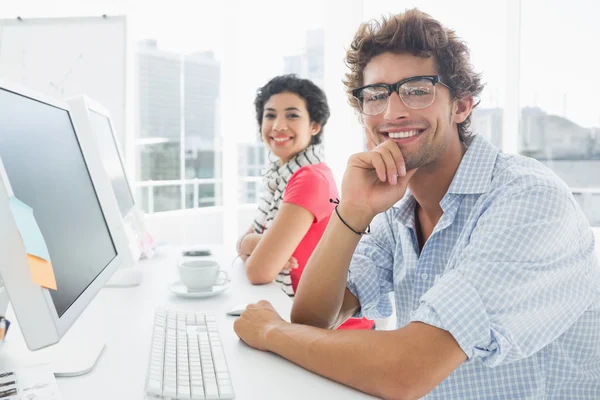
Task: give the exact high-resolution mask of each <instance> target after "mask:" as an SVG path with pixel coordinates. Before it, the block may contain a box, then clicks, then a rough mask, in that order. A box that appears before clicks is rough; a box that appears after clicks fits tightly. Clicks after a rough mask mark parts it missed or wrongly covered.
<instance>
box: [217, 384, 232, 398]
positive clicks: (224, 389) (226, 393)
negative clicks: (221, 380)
mask: <svg viewBox="0 0 600 400" xmlns="http://www.w3.org/2000/svg"><path fill="white" fill-rule="evenodd" d="M219 392H220V393H221V399H233V387H231V386H219Z"/></svg>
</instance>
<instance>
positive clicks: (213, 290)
mask: <svg viewBox="0 0 600 400" xmlns="http://www.w3.org/2000/svg"><path fill="white" fill-rule="evenodd" d="M230 286H231V282H230V281H226V282H225V283H223V284H222V285H214V286H212V287H210V288H207V289H205V290H202V291H194V292H190V291H188V288H187V287H186V286H185V285H184V284H183V283H182V282H181V281H177V282H173V283H171V284H170V285H169V290H171V292H173V294H176V295H177V296H181V297H188V298H195V299H197V298H203V297H212V296H216V295H218V294H219V293H222V292H224V291H226V290H227V289H229V287H230Z"/></svg>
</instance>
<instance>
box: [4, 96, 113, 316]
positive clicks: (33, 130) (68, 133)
mask: <svg viewBox="0 0 600 400" xmlns="http://www.w3.org/2000/svg"><path fill="white" fill-rule="evenodd" d="M0 157H1V158H2V161H3V163H4V167H5V169H6V173H7V176H8V180H9V181H10V184H11V186H12V189H13V192H14V195H15V196H16V197H17V198H18V199H19V200H21V201H22V202H23V203H25V204H27V205H28V206H30V207H31V208H32V209H33V212H34V216H35V218H36V221H37V223H38V225H39V227H40V230H41V232H42V235H43V236H44V239H45V241H46V245H47V247H48V252H49V253H50V258H51V260H52V266H53V268H54V275H55V277H56V284H57V287H58V290H56V291H55V290H50V294H51V296H52V301H53V302H54V306H55V307H56V311H57V313H58V315H59V317H61V316H62V315H63V314H64V313H65V311H66V310H67V309H68V308H69V307H70V306H71V305H72V304H73V303H74V302H75V301H76V300H77V298H78V297H79V296H80V295H81V294H82V293H83V292H84V291H85V290H86V288H87V287H88V286H89V285H90V284H91V283H92V282H93V281H94V279H96V277H97V276H98V275H99V274H100V273H101V272H102V271H103V270H104V268H106V266H108V265H109V264H110V263H111V262H112V260H113V259H114V258H115V257H116V255H117V252H116V249H115V245H114V243H113V240H112V237H111V234H110V231H109V229H108V226H107V224H106V220H105V217H104V213H103V211H102V208H101V207H100V203H99V200H98V197H97V194H96V191H95V189H94V186H93V183H92V180H91V177H90V174H89V171H88V169H87V165H86V163H85V160H84V158H83V154H82V152H81V148H80V146H79V142H78V140H77V136H76V135H75V131H74V129H73V125H72V123H71V118H70V116H69V113H68V112H67V111H65V110H63V109H60V108H56V107H54V106H51V105H48V104H45V103H41V102H39V101H36V100H33V99H30V98H27V97H24V96H21V95H18V94H15V93H12V92H9V91H6V90H4V89H0Z"/></svg>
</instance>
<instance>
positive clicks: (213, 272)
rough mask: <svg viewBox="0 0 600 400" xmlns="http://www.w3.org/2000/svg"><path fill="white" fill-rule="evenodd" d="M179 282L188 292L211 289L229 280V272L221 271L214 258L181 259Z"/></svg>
mask: <svg viewBox="0 0 600 400" xmlns="http://www.w3.org/2000/svg"><path fill="white" fill-rule="evenodd" d="M179 276H180V277H181V282H182V283H183V284H184V285H185V286H186V287H187V289H188V291H190V292H197V291H203V290H208V289H211V288H212V287H213V286H215V285H223V284H224V283H225V282H227V281H228V280H229V274H227V272H226V271H221V267H220V265H219V263H218V262H216V261H214V260H206V259H204V260H183V261H181V262H180V263H179Z"/></svg>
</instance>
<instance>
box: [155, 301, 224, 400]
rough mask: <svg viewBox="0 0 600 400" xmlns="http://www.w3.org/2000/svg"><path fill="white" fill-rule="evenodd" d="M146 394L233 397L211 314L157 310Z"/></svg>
mask: <svg viewBox="0 0 600 400" xmlns="http://www.w3.org/2000/svg"><path fill="white" fill-rule="evenodd" d="M146 394H147V396H148V397H149V398H157V399H178V400H179V399H233V398H234V397H235V395H234V393H233V386H232V385H231V378H230V376H229V369H228V367H227V362H226V361H225V354H224V353H223V346H222V345H221V337H220V335H219V331H218V330H217V322H216V320H215V316H214V315H213V314H204V313H195V312H184V311H177V310H168V309H164V308H158V309H157V310H156V313H155V316H154V333H153V335H152V345H151V349H150V361H149V363H148V373H147V376H146Z"/></svg>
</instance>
